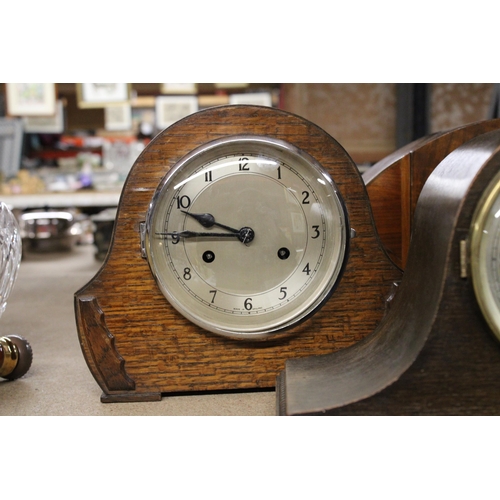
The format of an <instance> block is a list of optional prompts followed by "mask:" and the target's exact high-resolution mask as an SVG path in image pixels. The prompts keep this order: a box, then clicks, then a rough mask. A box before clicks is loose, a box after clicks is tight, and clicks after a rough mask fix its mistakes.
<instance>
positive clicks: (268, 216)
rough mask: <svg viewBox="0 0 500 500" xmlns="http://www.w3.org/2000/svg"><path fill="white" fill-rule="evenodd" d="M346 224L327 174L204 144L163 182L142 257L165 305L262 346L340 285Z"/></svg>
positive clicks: (238, 141)
mask: <svg viewBox="0 0 500 500" xmlns="http://www.w3.org/2000/svg"><path fill="white" fill-rule="evenodd" d="M348 227H349V224H348V217H347V213H346V210H345V208H344V203H343V201H342V199H341V196H340V194H339V192H338V190H337V187H336V186H335V184H334V182H333V181H332V179H331V178H330V176H329V175H328V173H327V171H326V170H325V169H324V168H323V167H322V166H321V165H319V164H318V163H317V162H316V161H315V160H314V159H313V158H312V157H310V156H309V155H307V154H305V153H304V152H303V151H301V150H299V149H297V148H295V147H294V146H293V145H291V144H288V143H285V142H283V141H279V140H274V139H270V138H268V137H258V136H234V137H229V138H224V139H220V140H217V141H213V142H211V143H207V144H205V145H204V146H202V147H200V148H198V149H196V150H195V151H193V152H192V153H190V154H188V155H187V156H186V157H185V158H183V159H182V160H181V161H179V162H178V163H177V164H176V165H175V166H174V167H172V169H171V170H170V171H169V172H168V173H167V175H166V176H165V178H164V179H163V181H162V182H161V183H160V185H159V186H158V189H157V191H156V193H155V195H154V197H153V200H152V202H151V205H150V208H149V211H148V216H147V220H146V231H145V232H146V235H145V251H146V256H147V259H148V262H149V264H150V267H151V270H152V272H153V275H154V277H155V279H156V281H157V283H158V286H159V288H160V289H161V291H162V293H163V294H164V295H165V297H166V298H167V299H168V301H169V302H170V303H171V304H172V306H173V307H175V308H176V309H177V310H178V311H179V312H181V313H182V314H183V315H184V316H185V317H186V318H188V319H189V320H191V321H192V322H194V323H195V324H197V325H199V326H201V327H202V328H204V329H206V330H209V331H212V332H215V333H218V334H221V335H224V336H228V337H233V338H242V339H265V338H269V337H270V336H272V335H273V334H275V333H277V332H280V331H283V330H284V329H286V328H289V327H291V326H295V325H296V324H298V323H299V322H301V321H303V320H304V319H306V318H308V317H309V316H310V315H311V314H313V313H314V312H315V311H316V310H317V309H318V308H319V307H320V306H321V305H322V304H324V302H325V301H326V300H327V299H328V297H330V295H331V294H332V292H333V290H334V288H335V286H336V285H337V284H338V282H339V280H340V277H341V275H342V272H343V269H344V267H345V262H346V259H347V255H348V244H349V239H348V235H349V232H348Z"/></svg>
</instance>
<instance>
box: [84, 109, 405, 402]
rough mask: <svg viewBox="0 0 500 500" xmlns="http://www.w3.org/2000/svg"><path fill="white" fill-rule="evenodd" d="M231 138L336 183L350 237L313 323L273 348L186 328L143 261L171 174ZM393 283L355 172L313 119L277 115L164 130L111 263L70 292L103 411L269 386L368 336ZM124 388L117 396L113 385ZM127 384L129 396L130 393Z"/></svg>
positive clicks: (131, 187) (210, 117) (139, 168)
mask: <svg viewBox="0 0 500 500" xmlns="http://www.w3.org/2000/svg"><path fill="white" fill-rule="evenodd" d="M238 134H239V135H242V134H244V135H248V134H255V135H260V136H270V137H273V138H276V139H280V140H284V141H287V142H289V143H291V144H293V145H295V146H297V147H299V148H301V149H303V150H304V151H306V152H307V153H309V154H310V155H311V156H312V157H313V158H315V159H316V160H317V161H318V162H319V163H320V164H321V165H322V166H323V167H324V168H325V169H326V170H327V171H328V172H329V173H330V175H331V177H332V179H333V180H334V182H335V183H336V184H337V187H338V189H339V192H340V194H341V196H342V197H343V199H344V202H345V205H346V208H347V211H348V213H349V222H350V226H351V227H352V228H354V229H355V231H356V237H355V238H353V239H352V241H351V244H350V254H349V257H348V258H349V260H348V262H347V266H346V269H345V272H344V275H343V277H342V279H341V282H340V284H339V285H338V288H337V289H336V290H335V292H334V293H333V295H332V297H331V298H330V299H329V300H328V302H327V303H326V304H325V305H324V306H323V307H322V308H321V310H320V311H319V312H317V313H316V314H315V315H314V316H313V317H311V318H309V319H308V320H306V321H305V322H303V323H301V324H300V325H299V326H296V327H294V328H293V329H292V330H290V331H289V332H287V335H285V336H283V337H281V338H277V339H276V340H273V341H264V342H248V341H241V340H232V339H227V338H223V337H220V336H217V335H214V334H212V333H209V332H206V331H204V330H203V329H201V328H199V327H197V326H196V325H193V324H192V323H191V322H189V321H188V320H187V319H185V318H184V317H183V316H182V315H181V314H179V313H178V312H177V311H176V310H175V309H173V308H172V307H171V306H170V304H169V303H168V301H167V300H166V299H165V297H164V296H163V295H162V293H161V292H160V290H159V288H158V286H157V285H156V283H155V280H154V278H153V276H152V273H151V271H150V269H149V266H148V263H147V261H146V260H145V259H144V258H142V257H141V248H140V235H139V232H140V224H141V222H144V221H145V219H146V213H147V210H148V207H149V204H150V202H151V199H152V197H153V194H154V192H155V190H156V188H157V186H158V184H159V183H160V181H161V180H162V178H163V177H164V175H165V174H166V173H167V171H168V170H169V169H170V168H171V167H172V166H173V165H175V164H176V162H178V161H179V160H180V159H181V158H182V157H183V156H185V155H186V154H187V153H189V152H190V151H192V150H193V149H195V148H196V147H198V146H200V145H202V144H204V143H206V142H209V141H212V140H215V139H219V138H221V137H227V136H231V135H232V136H234V135H238ZM400 278H401V271H400V270H399V269H397V268H396V266H394V265H393V263H392V262H391V261H390V260H389V259H388V257H387V256H386V254H385V252H384V250H383V248H382V247H381V245H380V242H379V240H378V237H377V234H376V231H375V228H374V223H373V220H372V215H371V210H370V204H369V200H368V195H367V193H366V189H365V186H364V183H363V181H362V179H361V176H360V174H359V172H358V170H357V168H356V165H355V164H354V163H353V161H352V160H351V158H350V157H349V155H348V154H347V153H346V151H345V150H344V149H343V148H342V147H341V146H340V145H339V144H338V142H337V141H336V140H335V139H333V138H332V137H331V136H329V135H328V134H327V133H326V132H325V131H324V130H322V129H321V128H319V127H318V126H316V125H314V124H312V123H311V122H309V121H307V120H305V119H302V118H300V117H298V116H296V115H292V114H289V113H286V112H284V111H280V110H277V109H273V108H266V107H256V106H223V107H217V108H210V109H207V110H204V111H200V112H198V113H195V114H193V115H190V116H188V117H186V118H185V119H183V120H181V121H179V122H177V123H176V124H174V125H172V126H171V127H169V128H168V129H166V130H164V131H163V132H162V133H160V134H159V135H158V136H157V137H156V138H155V139H154V140H153V141H152V142H151V143H150V144H149V145H148V146H147V147H146V149H145V150H144V151H143V152H142V154H141V155H140V156H139V158H138V159H137V161H136V162H135V164H134V166H133V167H132V169H131V171H130V174H129V176H128V178H127V180H126V182H125V185H124V188H123V191H122V195H121V198H120V203H119V206H118V212H117V218H116V222H115V227H114V232H113V237H112V241H111V245H110V249H109V251H108V254H107V257H106V260H105V262H104V263H103V265H102V267H101V269H100V270H99V272H98V273H97V274H96V276H94V278H92V280H91V281H90V282H89V283H88V284H87V285H86V286H84V287H83V288H82V289H80V290H79V291H77V292H76V294H75V309H76V323H77V329H78V336H79V340H80V344H81V347H82V352H83V355H84V357H85V359H86V362H87V364H88V366H89V369H90V371H91V373H92V374H93V376H94V378H95V379H96V381H97V383H98V384H99V385H100V387H101V388H102V390H103V396H102V397H101V400H102V401H104V402H112V401H134V400H140V399H141V398H144V399H155V398H156V399H159V398H161V395H162V394H165V393H173V392H189V391H208V390H227V389H251V388H272V387H274V386H275V381H276V376H277V374H278V373H279V372H280V371H281V370H282V369H283V368H284V365H285V361H286V360H287V359H289V358H296V357H303V356H311V355H318V354H326V353H330V352H334V351H337V350H339V349H342V348H344V347H347V346H349V345H351V344H354V343H356V342H358V341H360V340H361V339H363V338H364V337H365V336H366V335H368V334H369V333H370V332H372V331H373V329H374V328H375V327H376V325H377V324H378V323H379V321H380V320H381V319H382V317H383V315H384V313H385V309H386V298H387V297H388V296H389V295H390V294H391V291H392V288H393V283H394V282H397V281H398V280H400ZM89 303H91V304H93V305H94V307H93V308H90V307H88V304H89ZM85 304H86V306H85ZM96 308H97V309H96ZM92 310H93V312H92ZM96 310H98V311H102V315H101V314H100V313H99V316H100V321H99V322H96V321H95V320H92V319H90V320H87V319H86V315H88V314H90V313H92V314H94V315H95V314H96V312H95V311H96ZM89 311H90V313H89ZM89 325H95V326H94V327H92V326H89ZM99 337H100V339H98V340H96V339H97V338H99ZM104 337H106V338H104ZM111 337H112V339H113V342H112V343H111V342H110V338H111ZM104 348H106V349H113V350H114V353H113V355H110V353H109V352H107V353H106V355H103V353H101V352H100V350H101V349H104ZM122 359H123V361H124V363H123V364H122V363H121V360H122ZM117 361H118V362H117ZM117 369H120V370H122V374H121V375H117V374H116V371H117ZM120 379H121V380H122V384H123V385H122V386H121V387H119V388H116V385H114V386H113V385H112V382H113V383H115V384H116V380H120ZM129 380H130V381H132V382H131V383H133V388H131V387H127V386H126V384H127V383H129Z"/></svg>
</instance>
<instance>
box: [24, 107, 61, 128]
mask: <svg viewBox="0 0 500 500" xmlns="http://www.w3.org/2000/svg"><path fill="white" fill-rule="evenodd" d="M23 122H24V131H25V132H28V133H31V134H62V133H63V132H64V106H63V102H62V101H61V100H58V101H57V103H56V113H55V114H54V115H53V116H25V117H24V118H23Z"/></svg>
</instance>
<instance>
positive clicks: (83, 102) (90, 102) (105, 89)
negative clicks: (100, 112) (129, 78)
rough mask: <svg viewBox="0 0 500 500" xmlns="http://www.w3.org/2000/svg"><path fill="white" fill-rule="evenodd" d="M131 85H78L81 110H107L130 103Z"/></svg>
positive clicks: (77, 91)
mask: <svg viewBox="0 0 500 500" xmlns="http://www.w3.org/2000/svg"><path fill="white" fill-rule="evenodd" d="M130 90H131V85H130V83H77V84H76V95H77V99H78V107H79V108H105V107H107V106H113V105H119V104H120V105H121V104H129V103H130Z"/></svg>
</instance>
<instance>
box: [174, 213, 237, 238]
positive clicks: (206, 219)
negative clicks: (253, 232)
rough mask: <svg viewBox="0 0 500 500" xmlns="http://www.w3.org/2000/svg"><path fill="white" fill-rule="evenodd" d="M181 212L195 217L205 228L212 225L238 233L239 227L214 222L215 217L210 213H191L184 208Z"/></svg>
mask: <svg viewBox="0 0 500 500" xmlns="http://www.w3.org/2000/svg"><path fill="white" fill-rule="evenodd" d="M181 212H182V213H183V214H186V215H189V216H190V217H193V219H196V220H197V221H198V222H199V223H200V224H201V225H202V226H203V227H206V228H207V229H208V228H210V227H213V226H217V227H221V228H222V229H227V230H228V231H231V232H232V233H235V234H238V233H239V232H240V229H234V228H233V227H229V226H226V225H225V224H219V223H218V222H215V217H214V216H213V215H212V214H193V213H191V212H186V211H185V210H181Z"/></svg>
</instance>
